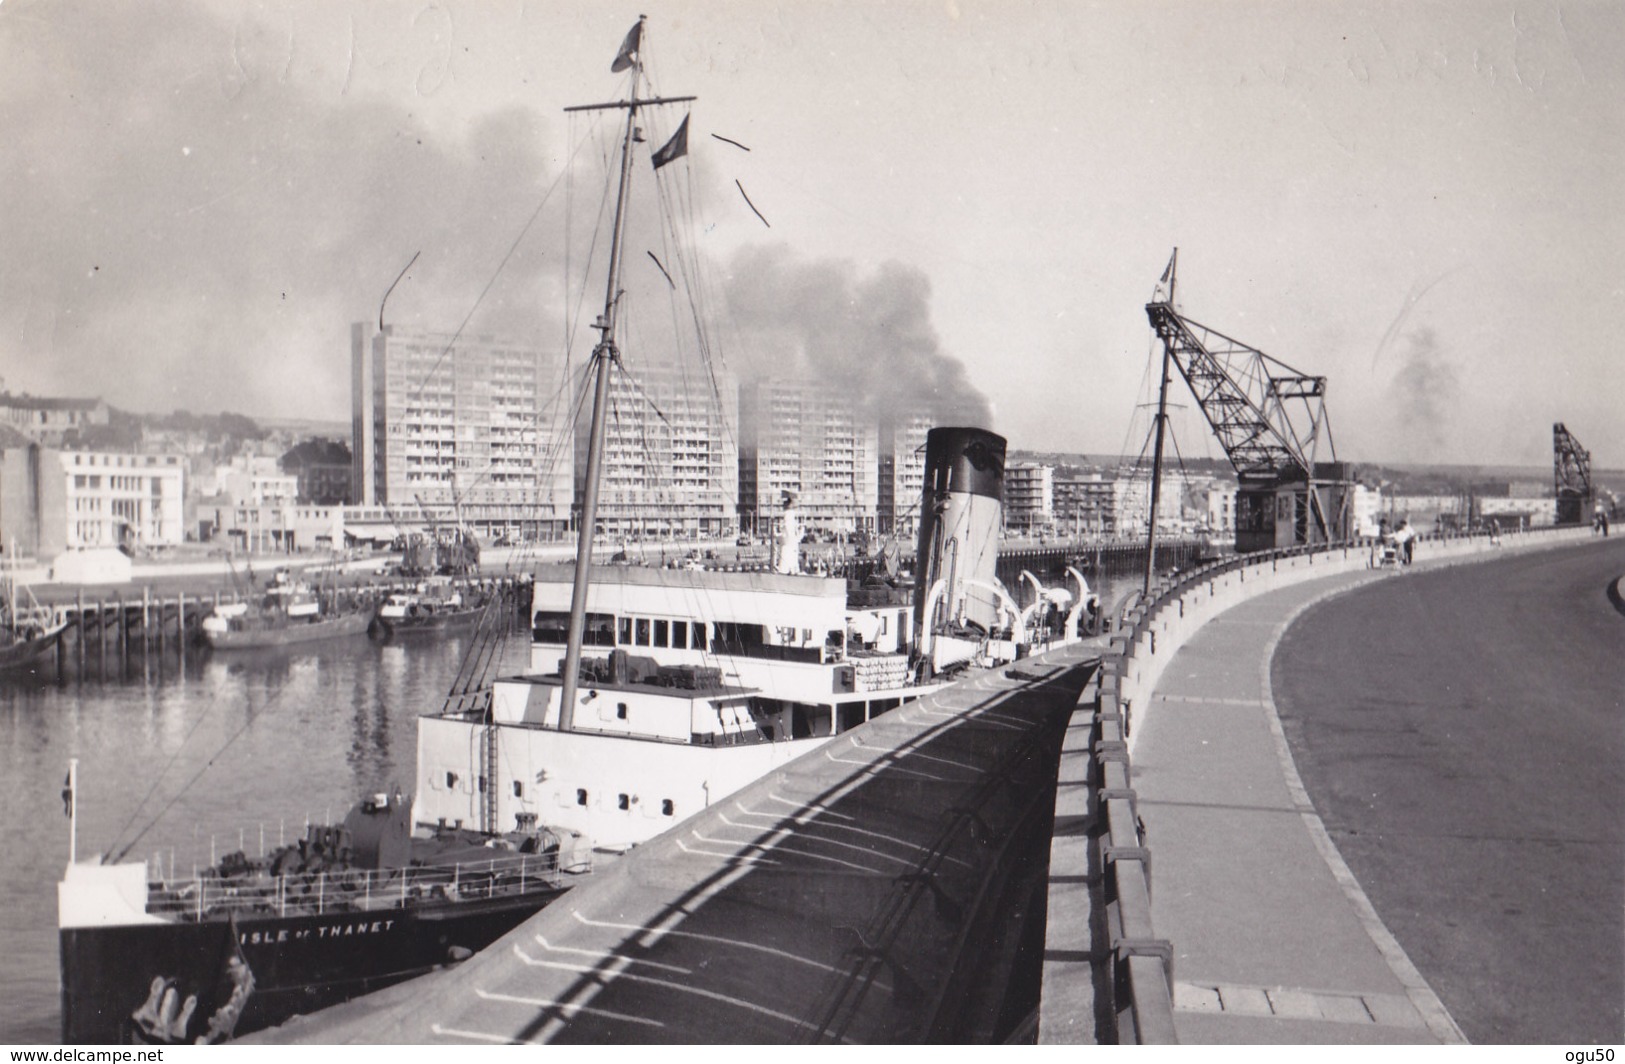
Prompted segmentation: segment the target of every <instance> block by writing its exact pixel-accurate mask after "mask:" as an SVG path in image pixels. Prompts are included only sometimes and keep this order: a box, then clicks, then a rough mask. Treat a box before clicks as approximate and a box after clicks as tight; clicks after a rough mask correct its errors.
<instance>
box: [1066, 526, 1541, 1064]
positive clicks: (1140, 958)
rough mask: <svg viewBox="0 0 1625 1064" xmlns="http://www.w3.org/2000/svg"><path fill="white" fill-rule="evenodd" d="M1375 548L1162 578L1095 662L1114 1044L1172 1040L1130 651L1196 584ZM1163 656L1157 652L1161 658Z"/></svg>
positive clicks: (1369, 542)
mask: <svg viewBox="0 0 1625 1064" xmlns="http://www.w3.org/2000/svg"><path fill="white" fill-rule="evenodd" d="M1549 531H1563V529H1561V528H1559V529H1551V530H1548V529H1531V530H1527V531H1523V532H1503V533H1500V534H1499V535H1497V536H1493V537H1492V535H1491V534H1490V533H1489V532H1488V531H1474V532H1460V533H1442V534H1433V535H1428V536H1423V537H1419V538H1420V540H1421V542H1422V543H1423V544H1424V545H1425V544H1428V543H1433V544H1442V543H1454V542H1461V541H1467V540H1483V541H1485V542H1507V543H1510V544H1514V545H1515V544H1518V543H1520V542H1529V537H1532V536H1542V533H1545V532H1549ZM1542 538H1544V536H1542ZM1380 546H1381V544H1380V542H1379V541H1378V540H1376V539H1370V538H1360V539H1353V540H1348V541H1343V542H1337V543H1331V544H1319V545H1316V546H1313V547H1307V546H1305V547H1289V548H1283V549H1279V550H1273V551H1261V552H1256V553H1250V554H1240V555H1235V556H1232V557H1227V558H1224V559H1221V560H1219V561H1215V562H1211V563H1209V564H1206V565H1203V566H1200V567H1198V568H1195V569H1192V570H1189V571H1188V572H1180V573H1174V574H1170V575H1169V576H1168V577H1165V578H1164V579H1163V580H1162V581H1161V582H1159V583H1158V584H1157V585H1156V586H1155V587H1153V588H1152V590H1151V594H1150V595H1149V596H1147V597H1145V598H1144V599H1143V600H1142V601H1141V602H1139V603H1138V604H1136V605H1135V606H1133V607H1132V608H1131V609H1129V610H1128V612H1127V613H1126V615H1125V616H1123V617H1122V618H1120V619H1119V624H1118V626H1117V629H1116V631H1114V632H1113V634H1112V641H1111V649H1110V650H1109V651H1108V652H1107V653H1106V654H1105V655H1103V657H1102V660H1101V671H1100V681H1099V684H1098V687H1097V691H1096V696H1095V704H1094V722H1093V729H1092V732H1091V751H1092V754H1093V762H1094V765H1093V768H1094V780H1095V784H1096V787H1097V791H1096V799H1097V802H1098V806H1097V808H1098V810H1099V816H1100V818H1101V822H1102V826H1103V831H1102V834H1101V842H1100V867H1101V870H1102V874H1103V879H1104V884H1105V898H1106V926H1107V929H1108V933H1109V936H1110V943H1109V944H1110V953H1109V964H1110V966H1111V967H1110V976H1111V978H1110V979H1109V980H1108V986H1109V992H1110V993H1111V995H1112V1000H1111V1002H1110V1005H1111V1012H1112V1013H1113V1015H1114V1016H1115V1017H1116V1021H1117V1034H1118V1041H1119V1042H1131V1043H1137V1044H1145V1045H1157V1044H1172V1043H1176V1042H1177V1041H1178V1036H1177V1034H1176V1032H1175V1029H1174V1017H1173V987H1174V962H1173V946H1172V943H1170V942H1169V941H1168V940H1167V939H1160V938H1157V937H1156V932H1155V929H1154V928H1153V927H1152V924H1151V848H1150V847H1149V846H1148V845H1147V839H1146V837H1145V832H1144V828H1143V825H1142V824H1141V822H1140V818H1139V810H1138V808H1137V796H1136V794H1135V791H1134V788H1133V787H1132V786H1131V784H1130V764H1129V753H1128V738H1129V735H1130V733H1131V728H1132V725H1133V712H1132V711H1133V708H1134V707H1133V704H1132V701H1133V700H1132V698H1130V699H1125V698H1123V697H1122V694H1123V691H1122V684H1123V680H1124V677H1125V676H1126V675H1127V673H1128V671H1129V669H1130V667H1131V665H1132V664H1133V662H1134V660H1135V657H1136V653H1137V649H1138V648H1141V647H1142V646H1143V648H1144V653H1146V654H1147V655H1156V654H1157V653H1158V647H1157V632H1156V629H1155V627H1154V624H1155V622H1156V621H1157V620H1158V619H1159V615H1160V614H1161V613H1162V611H1164V610H1178V611H1179V616H1180V617H1183V616H1184V615H1185V604H1186V598H1187V595H1188V593H1190V592H1192V591H1195V590H1197V589H1200V588H1202V587H1203V586H1204V585H1206V586H1207V588H1208V591H1209V593H1210V594H1211V593H1212V591H1213V588H1214V582H1215V581H1216V580H1217V579H1218V578H1219V577H1221V576H1225V575H1227V574H1230V573H1235V574H1236V578H1237V582H1238V583H1240V584H1245V583H1246V582H1247V574H1248V573H1249V572H1253V573H1259V572H1261V571H1262V570H1263V569H1264V568H1265V567H1266V566H1267V567H1268V569H1269V571H1270V572H1271V573H1273V572H1276V571H1278V570H1279V569H1280V567H1281V563H1282V562H1288V561H1295V560H1296V559H1299V558H1304V559H1306V562H1307V566H1308V567H1309V568H1311V569H1312V568H1313V566H1314V565H1315V560H1316V558H1324V559H1325V560H1327V561H1330V560H1331V556H1333V555H1341V558H1340V559H1339V560H1345V561H1346V560H1348V559H1350V558H1351V557H1354V558H1358V556H1359V555H1360V554H1361V553H1364V554H1365V555H1366V560H1367V565H1368V567H1371V568H1375V567H1376V565H1377V564H1378V551H1379V549H1380ZM1167 649H1169V648H1166V647H1165V648H1163V650H1164V652H1166V650H1167Z"/></svg>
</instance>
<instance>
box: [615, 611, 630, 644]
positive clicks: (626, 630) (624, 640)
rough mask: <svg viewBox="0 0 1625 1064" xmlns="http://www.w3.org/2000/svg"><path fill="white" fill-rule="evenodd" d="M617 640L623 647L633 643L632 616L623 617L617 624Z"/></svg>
mask: <svg viewBox="0 0 1625 1064" xmlns="http://www.w3.org/2000/svg"><path fill="white" fill-rule="evenodd" d="M615 631H616V642H617V643H618V644H619V645H620V646H623V647H629V646H631V645H632V618H630V617H622V618H621V619H620V620H619V621H618V622H617V624H616V627H615Z"/></svg>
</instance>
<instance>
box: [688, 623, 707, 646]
mask: <svg viewBox="0 0 1625 1064" xmlns="http://www.w3.org/2000/svg"><path fill="white" fill-rule="evenodd" d="M688 645H689V646H691V647H693V648H694V649H695V650H704V649H705V622H704V621H695V622H694V623H693V624H692V625H691V626H690V627H689V629H688Z"/></svg>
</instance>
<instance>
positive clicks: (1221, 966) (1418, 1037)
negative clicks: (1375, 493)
mask: <svg viewBox="0 0 1625 1064" xmlns="http://www.w3.org/2000/svg"><path fill="white" fill-rule="evenodd" d="M1402 578H1403V577H1400V576H1397V575H1396V574H1391V573H1384V574H1372V573H1368V572H1361V573H1354V574H1346V575H1342V576H1336V577H1331V578H1328V579H1324V580H1314V581H1310V582H1308V583H1305V584H1301V585H1298V586H1296V587H1290V588H1286V589H1283V590H1280V591H1275V592H1271V593H1269V594H1266V595H1263V596H1260V597H1259V598H1256V599H1253V600H1252V601H1249V602H1245V603H1243V604H1241V605H1239V606H1236V607H1235V608H1234V609H1231V610H1229V611H1227V612H1225V613H1223V614H1221V615H1219V616H1218V617H1217V618H1215V619H1214V620H1213V621H1212V622H1210V623H1209V624H1208V625H1206V626H1205V627H1204V628H1203V629H1202V630H1201V631H1199V632H1198V633H1197V634H1196V635H1195V636H1194V637H1193V638H1192V639H1191V640H1190V642H1189V643H1187V644H1186V646H1185V647H1184V648H1183V649H1182V650H1180V651H1179V652H1178V654H1176V655H1175V657H1174V659H1173V661H1172V662H1171V663H1170V664H1169V666H1168V668H1167V670H1166V672H1165V673H1164V675H1163V678H1162V680H1161V682H1160V683H1159V684H1158V686H1157V689H1156V691H1155V693H1154V695H1153V696H1152V706H1151V707H1150V709H1149V712H1146V713H1144V714H1143V715H1142V714H1136V716H1137V717H1140V718H1141V719H1140V720H1139V721H1138V726H1137V727H1136V728H1135V730H1134V733H1133V734H1132V735H1131V736H1130V742H1131V750H1132V756H1133V771H1134V787H1135V789H1136V791H1137V792H1138V794H1139V810H1140V815H1141V817H1142V818H1143V820H1144V823H1145V829H1146V840H1147V845H1148V846H1149V847H1150V849H1151V853H1152V855H1153V857H1154V859H1155V865H1154V866H1153V870H1152V889H1153V892H1154V893H1153V897H1152V923H1153V926H1154V927H1155V929H1156V934H1157V937H1158V938H1163V939H1167V940H1169V941H1171V942H1172V943H1173V947H1174V1021H1175V1028H1176V1030H1177V1032H1178V1035H1179V1038H1180V1040H1181V1041H1182V1042H1186V1043H1322V1044H1324V1043H1357V1044H1358V1043H1407V1044H1408V1043H1427V1042H1462V1041H1465V1039H1464V1037H1463V1036H1462V1033H1461V1031H1460V1030H1459V1029H1458V1028H1457V1027H1456V1024H1455V1022H1454V1021H1453V1020H1452V1019H1451V1018H1450V1016H1449V1014H1448V1013H1447V1012H1446V1011H1445V1009H1444V1007H1443V1005H1442V1004H1441V1003H1440V1002H1439V999H1438V998H1437V997H1436V996H1435V995H1434V993H1433V991H1432V990H1431V989H1429V987H1428V985H1427V983H1426V981H1425V980H1423V978H1422V976H1421V974H1420V973H1419V972H1418V971H1417V970H1416V969H1415V967H1414V966H1413V965H1412V964H1411V962H1410V961H1409V959H1407V958H1406V956H1405V953H1404V950H1402V949H1401V948H1400V946H1399V944H1398V943H1397V942H1396V941H1395V940H1394V939H1393V937H1392V936H1391V935H1390V934H1389V933H1388V931H1387V930H1386V928H1384V927H1383V925H1382V922H1381V920H1379V919H1378V918H1377V915H1376V913H1375V911H1374V910H1373V909H1372V907H1371V905H1370V903H1369V902H1368V901H1367V900H1366V897H1365V895H1364V893H1363V892H1362V891H1361V890H1360V886H1359V884H1358V883H1356V882H1355V881H1354V877H1353V876H1352V875H1351V874H1350V873H1349V871H1348V869H1347V868H1346V867H1345V866H1344V864H1343V861H1342V859H1341V858H1340V857H1339V856H1338V853H1337V850H1336V848H1335V847H1334V846H1333V845H1332V843H1331V841H1330V839H1329V838H1328V836H1327V834H1326V831H1325V829H1324V827H1323V826H1322V825H1321V822H1320V818H1319V817H1318V816H1317V815H1316V814H1315V811H1314V806H1313V805H1312V804H1311V802H1310V801H1309V798H1308V796H1307V794H1306V793H1305V792H1304V789H1303V785H1302V783H1301V782H1300V781H1299V779H1298V773H1297V770H1296V768H1294V766H1293V763H1292V758H1291V754H1290V752H1289V751H1288V748H1287V745H1286V739H1285V737H1284V735H1283V734H1282V731H1281V725H1280V722H1279V720H1278V719H1277V717H1276V712H1275V706H1274V703H1273V701H1272V699H1271V694H1270V679H1269V667H1270V659H1271V657H1272V655H1273V653H1274V650H1275V644H1276V642H1277V641H1278V639H1279V638H1280V636H1281V633H1282V632H1284V631H1285V630H1286V627H1287V626H1288V625H1289V624H1290V623H1291V622H1292V620H1293V618H1294V617H1295V616H1296V615H1297V614H1298V613H1300V612H1301V611H1302V610H1303V609H1305V608H1307V607H1308V606H1309V605H1312V604H1313V603H1314V602H1316V601H1318V600H1319V599H1321V598H1324V597H1327V596H1329V595H1332V594H1336V593H1338V592H1340V591H1343V590H1346V589H1348V588H1350V587H1353V586H1356V585H1358V584H1360V583H1363V582H1365V581H1369V580H1372V579H1402Z"/></svg>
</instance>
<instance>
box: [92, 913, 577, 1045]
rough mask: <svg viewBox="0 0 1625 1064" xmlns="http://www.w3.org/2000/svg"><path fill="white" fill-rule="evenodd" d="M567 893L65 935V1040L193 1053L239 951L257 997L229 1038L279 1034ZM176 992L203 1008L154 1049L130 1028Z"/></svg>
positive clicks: (223, 999)
mask: <svg viewBox="0 0 1625 1064" xmlns="http://www.w3.org/2000/svg"><path fill="white" fill-rule="evenodd" d="M561 893H563V889H560V890H556V891H548V892H533V893H529V894H525V895H523V896H519V897H511V898H498V899H490V900H486V901H472V902H458V903H447V904H439V905H434V904H426V905H423V906H420V907H417V908H408V909H378V910H373V911H371V912H363V911H345V912H336V913H329V914H326V915H321V916H318V915H314V914H304V915H298V916H281V917H279V916H274V915H265V916H253V915H248V916H243V915H239V916H238V918H237V919H236V921H235V923H232V922H230V921H227V920H207V921H204V922H201V923H179V922H177V923H153V924H136V925H122V926H111V927H88V928H65V929H63V930H62V931H61V932H60V950H61V965H62V971H61V977H62V1037H63V1039H64V1041H67V1042H70V1043H81V1044H96V1045H108V1044H123V1043H129V1042H150V1041H155V1040H157V1041H174V1042H191V1041H193V1040H194V1039H196V1038H198V1037H200V1036H202V1035H203V1034H204V1033H205V1032H207V1031H208V1030H209V1026H210V1020H211V1018H213V1017H215V1016H216V1015H217V1014H218V1013H219V1010H221V1009H222V1008H223V1007H224V1006H226V1004H227V1002H228V1000H229V999H230V996H231V992H232V983H231V980H230V979H229V978H228V976H227V969H228V962H229V960H230V958H231V957H233V956H235V955H236V953H237V951H238V950H240V951H241V956H242V958H243V960H244V961H245V962H246V964H247V966H248V970H249V971H250V972H252V974H253V989H252V991H251V992H250V993H249V994H248V997H247V1000H246V1003H245V1004H244V1005H243V1007H242V1012H241V1015H240V1017H239V1018H238V1019H237V1022H236V1024H235V1029H234V1031H233V1032H232V1033H233V1034H234V1035H243V1034H247V1033H249V1032H251V1031H256V1030H260V1029H262V1028H265V1027H272V1026H275V1025H277V1024H280V1023H284V1022H286V1021H287V1020H289V1019H291V1018H292V1017H294V1016H297V1015H302V1014H308V1013H311V1012H315V1011H316V1010H318V1009H323V1008H326V1007H328V1006H330V1005H335V1004H338V1003H339V1002H342V1001H348V1000H349V999H351V998H354V997H358V996H360V995H362V994H366V993H370V992H372V991H374V990H379V989H381V988H383V987H386V986H389V985H391V984H393V983H398V982H401V981H402V980H405V979H410V978H412V977H414V976H417V975H422V974H424V973H426V972H429V971H432V970H434V969H435V968H437V967H439V966H441V965H444V964H447V963H449V962H450V961H452V960H455V959H457V958H458V957H461V956H466V955H467V954H466V953H464V952H462V951H465V950H466V951H477V950H480V949H483V948H485V947H486V946H488V945H490V944H491V943H492V942H494V941H496V940H497V939H498V938H500V937H501V936H502V935H504V934H506V933H507V932H509V931H511V930H512V929H513V928H515V927H517V926H518V925H519V924H520V923H522V922H523V921H524V920H525V919H526V918H528V917H529V916H531V915H532V914H534V913H536V912H537V911H539V910H540V909H541V908H543V907H544V906H545V905H547V904H548V903H549V902H551V901H553V900H555V899H556V898H557V897H558V896H559V895H560V894H561ZM170 987H172V988H173V990H174V1001H175V1003H176V1005H181V1004H182V1003H184V1002H185V1001H187V1000H188V999H189V998H191V997H193V996H195V998H196V1004H195V1006H194V1007H193V1008H192V1009H191V1010H190V1012H189V1013H187V1010H185V1009H184V1007H181V1008H180V1009H179V1010H178V1011H177V1010H176V1009H173V1008H172V1009H171V1010H170V1012H171V1014H174V1015H175V1016H176V1018H175V1020H174V1021H172V1022H171V1023H170V1025H169V1028H168V1032H167V1035H166V1036H165V1037H160V1038H156V1039H155V1038H154V1037H153V1036H152V1035H151V1034H150V1033H148V1032H144V1031H143V1030H142V1028H141V1026H140V1025H139V1024H138V1023H137V1022H136V1020H135V1019H134V1018H133V1017H134V1014H135V1013H137V1012H138V1011H141V1010H142V1009H143V1006H145V1005H146V1004H147V1003H148V1002H149V999H153V1002H154V1003H155V1004H156V1003H157V998H158V997H159V996H160V995H159V992H160V991H162V990H164V989H167V988H170ZM155 988H156V989H155ZM158 1011H159V1012H162V1011H163V1010H162V1009H160V1010H158ZM181 1016H184V1019H182V1018H181ZM149 1027H150V1024H149Z"/></svg>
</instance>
